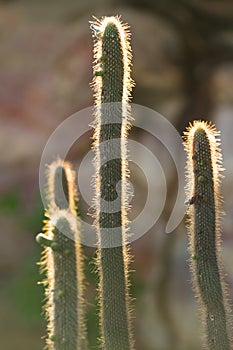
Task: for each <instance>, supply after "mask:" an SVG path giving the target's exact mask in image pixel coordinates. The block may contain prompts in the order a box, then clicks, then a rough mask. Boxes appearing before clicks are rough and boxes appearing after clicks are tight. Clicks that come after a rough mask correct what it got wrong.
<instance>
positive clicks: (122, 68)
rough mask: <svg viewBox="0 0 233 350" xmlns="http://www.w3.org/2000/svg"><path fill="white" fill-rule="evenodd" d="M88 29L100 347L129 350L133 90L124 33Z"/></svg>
mask: <svg viewBox="0 0 233 350" xmlns="http://www.w3.org/2000/svg"><path fill="white" fill-rule="evenodd" d="M92 29H93V31H94V34H95V37H96V41H95V48H94V52H95V62H96V66H95V67H94V80H93V87H94V92H95V106H96V110H95V122H94V128H95V129H94V150H95V154H96V160H95V168H96V182H95V192H96V198H95V207H96V216H95V226H96V229H97V232H98V238H99V253H98V259H97V266H98V270H99V277H100V285H99V301H100V326H101V333H102V337H101V341H102V348H103V349H104V350H119V349H121V350H130V349H133V347H134V345H133V341H132V334H131V333H132V332H131V318H130V310H129V308H130V306H129V304H130V298H129V293H128V287H129V281H128V280H129V278H128V263H129V260H130V254H129V248H128V247H127V241H126V230H127V209H128V208H127V186H126V181H127V176H128V163H127V157H126V155H127V131H128V130H129V128H130V119H129V106H128V102H129V99H130V93H131V89H132V85H133V84H132V80H131V78H130V67H131V51H130V45H129V32H128V27H127V26H126V25H124V24H122V23H121V22H120V20H119V18H117V17H105V18H103V19H101V20H100V21H97V22H95V23H92ZM100 72H101V74H100ZM117 185H118V188H117V190H116V186H117ZM114 203H115V204H114ZM114 205H115V207H114ZM112 209H113V210H112Z"/></svg>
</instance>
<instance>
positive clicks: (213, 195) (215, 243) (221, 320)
mask: <svg viewBox="0 0 233 350" xmlns="http://www.w3.org/2000/svg"><path fill="white" fill-rule="evenodd" d="M218 135H219V133H218V132H217V131H216V129H215V128H214V127H213V126H212V125H210V124H208V123H206V122H200V121H195V122H194V123H193V125H191V126H190V127H189V129H188V131H187V132H186V142H185V147H186V151H187V156H188V161H187V179H188V187H187V195H188V199H189V201H188V203H189V209H188V214H189V238H190V251H191V257H192V258H191V269H192V274H193V280H194V287H195V290H196V293H197V295H198V299H199V302H200V306H201V311H202V317H203V325H204V329H205V336H206V346H207V347H208V349H209V350H230V349H231V347H230V341H229V333H228V331H229V329H228V320H227V315H226V311H227V310H226V300H225V299H226V291H225V284H224V282H223V280H222V269H221V266H220V233H221V232H220V216H221V201H222V199H221V196H220V189H219V186H220V178H221V176H222V175H221V160H222V156H221V152H220V149H219V145H220V141H219V138H218Z"/></svg>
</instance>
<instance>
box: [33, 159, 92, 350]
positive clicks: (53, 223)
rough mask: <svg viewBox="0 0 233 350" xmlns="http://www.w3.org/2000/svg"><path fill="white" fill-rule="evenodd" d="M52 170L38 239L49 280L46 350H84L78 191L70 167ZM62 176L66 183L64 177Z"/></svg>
mask: <svg viewBox="0 0 233 350" xmlns="http://www.w3.org/2000/svg"><path fill="white" fill-rule="evenodd" d="M48 169H49V170H48V194H47V195H48V198H47V200H48V203H49V205H48V210H47V211H46V214H45V215H46V216H47V218H48V219H47V220H46V221H45V227H44V233H43V234H42V233H40V234H38V235H37V238H36V240H37V242H38V243H39V244H41V245H42V246H44V251H43V255H42V259H41V262H40V265H41V270H42V271H45V273H46V279H45V281H43V284H44V285H45V294H46V304H45V313H46V318H47V322H48V323H47V332H48V336H47V339H46V348H47V349H49V350H84V349H86V330H85V325H84V302H83V293H84V288H83V280H84V278H83V255H82V249H81V245H80V224H79V222H78V220H77V217H76V211H75V209H76V205H75V203H76V200H77V191H76V188H75V184H74V172H73V170H72V168H71V166H70V164H69V163H67V162H64V163H63V162H62V161H60V160H59V161H56V162H54V163H52V164H51V165H50V166H49V168H48ZM61 174H62V176H63V177H64V178H63V179H62V178H61V177H60V175H61ZM67 174H68V176H67ZM53 176H54V178H53ZM62 182H63V183H65V184H66V185H65V189H66V193H65V194H64V196H65V197H66V204H65V201H64V200H63V198H62V196H61V195H60V194H61V184H62ZM71 182H72V183H71ZM51 186H52V188H51ZM56 187H57V191H56V190H55V188H56ZM58 204H59V206H61V207H62V206H63V204H64V206H65V209H61V208H60V209H58ZM67 205H68V207H67Z"/></svg>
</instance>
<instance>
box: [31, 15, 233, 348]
mask: <svg viewBox="0 0 233 350" xmlns="http://www.w3.org/2000/svg"><path fill="white" fill-rule="evenodd" d="M91 29H92V31H93V34H94V38H95V43H94V58H95V64H94V71H93V75H94V78H93V84H92V86H93V90H94V102H95V108H94V122H93V128H94V131H93V150H94V152H95V160H94V166H95V176H94V179H95V181H94V182H95V198H94V204H95V214H94V225H95V228H96V232H97V235H98V253H97V258H96V266H97V271H98V277H99V287H98V301H99V309H100V312H99V319H100V328H101V339H100V347H101V349H103V350H133V349H134V341H133V336H132V325H131V323H132V321H131V305H130V304H131V299H130V296H129V262H130V260H131V254H130V249H129V245H128V241H127V230H128V224H129V223H128V209H129V206H128V203H127V201H128V195H129V193H128V186H127V178H128V176H129V169H128V159H127V137H128V131H129V130H130V127H131V116H130V106H129V102H130V99H131V91H132V87H133V85H134V83H133V81H132V79H131V75H130V73H131V48H130V33H129V28H128V26H127V25H125V24H123V23H122V22H121V21H120V19H119V18H118V17H104V18H102V19H101V20H96V21H94V22H91ZM219 145H220V142H219V134H218V133H217V131H216V130H215V128H214V126H212V125H211V124H208V123H206V122H201V121H195V122H194V123H193V124H191V125H190V127H189V128H188V130H187V132H186V133H185V149H186V151H187V159H188V160H187V169H186V172H187V197H188V201H187V203H188V217H189V224H188V230H189V240H190V252H191V259H190V265H191V270H192V276H193V285H194V288H195V291H196V293H197V296H198V299H199V302H200V305H201V310H202V318H203V325H204V329H205V335H206V341H205V343H206V346H207V348H208V349H209V350H230V349H231V344H230V341H231V339H230V330H229V320H228V308H227V302H226V288H225V284H224V281H223V278H222V275H223V274H222V268H221V261H220V233H221V229H220V218H221V212H222V211H221V204H222V198H221V195H220V179H221V176H222V175H221V170H222V169H221V160H222V159H221V152H220V148H219ZM77 197H78V196H77V189H76V185H75V172H74V170H73V169H72V166H71V165H70V163H68V162H65V161H63V160H60V159H58V160H56V161H54V162H53V163H52V164H50V165H49V166H48V171H47V189H46V200H47V208H46V212H45V216H46V220H45V226H44V230H43V231H44V232H43V233H40V234H38V235H37V238H36V240H37V242H38V243H39V244H41V245H42V246H43V248H44V249H43V253H42V258H41V262H40V263H39V264H40V267H41V270H42V271H45V274H46V278H45V280H44V281H43V282H42V283H43V284H44V286H45V295H46V303H45V313H46V317H47V338H46V348H47V349H48V350H85V349H87V348H88V344H87V331H86V326H85V303H84V273H83V259H84V253H83V248H82V246H81V244H80V241H81V240H80V232H81V231H82V228H81V224H80V222H79V217H78V215H77ZM82 234H83V235H85V232H83V233H82Z"/></svg>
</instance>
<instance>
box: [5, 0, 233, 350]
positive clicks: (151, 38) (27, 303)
mask: <svg viewBox="0 0 233 350" xmlns="http://www.w3.org/2000/svg"><path fill="white" fill-rule="evenodd" d="M116 14H118V15H121V16H122V20H123V21H124V22H127V23H128V24H129V25H130V27H131V32H132V48H133V71H132V75H133V78H134V80H135V82H136V87H135V89H134V91H133V102H134V103H137V104H141V105H144V106H147V107H150V108H152V109H154V110H156V111H158V112H160V113H161V114H163V115H164V116H165V117H166V118H167V119H169V120H170V121H171V122H172V123H173V125H174V126H175V127H176V128H177V130H178V131H179V132H180V133H182V132H183V130H184V129H185V127H186V126H187V125H188V123H189V121H191V120H193V119H199V118H202V119H205V120H212V121H213V122H214V123H216V126H217V128H218V129H219V130H221V134H222V148H223V155H224V168H226V171H225V179H224V180H223V194H224V197H225V202H224V210H225V212H226V215H225V216H224V224H223V260H224V266H225V271H226V275H227V277H226V279H227V281H228V283H229V286H230V288H229V295H230V299H231V300H233V291H232V284H233V254H232V250H233V156H232V149H233V137H232V133H233V1H232V0H222V1H214V0H212V1H210V0H208V1H207V0H205V1H203V0H202V1H201V0H195V1H194V0H193V1H192V0H166V1H164V0H154V1H151V0H143V1H142V0H99V1H94V0H86V1H78V0H76V1H74V0H66V1H65V0H56V1H55V0H50V1H45V0H41V1H36V0H30V1H29V0H18V1H13V0H12V1H11V0H8V1H0V121H1V124H0V168H1V172H0V220H1V234H0V339H1V347H2V349H4V350H15V349H16V348H17V349H18V350H29V349H33V350H39V349H42V348H43V344H44V342H43V339H41V338H42V337H43V336H44V335H45V322H44V321H43V316H42V311H41V310H42V300H43V288H42V286H40V285H38V284H37V282H38V281H40V280H41V279H42V277H41V276H40V275H39V273H38V266H37V265H36V263H37V262H38V261H39V259H40V252H41V248H40V247H38V246H37V245H36V243H35V235H36V234H37V233H38V232H40V231H41V227H42V220H43V205H42V202H41V198H40V193H39V185H38V170H39V162H40V157H41V154H42V151H43V149H44V146H45V144H46V141H47V139H48V138H49V136H50V135H51V133H52V132H53V130H54V129H55V128H56V126H58V125H59V124H60V123H61V122H62V121H63V120H65V119H66V118H67V117H68V116H69V115H71V114H72V113H74V112H76V111H79V110H81V109H83V108H85V107H89V106H91V105H92V103H93V99H92V91H91V88H90V86H89V84H90V82H91V80H92V61H93V58H92V47H93V43H92V37H91V33H90V28H89V22H88V21H90V20H91V19H92V16H93V15H95V16H97V17H101V16H104V15H116ZM90 136H91V135H90V134H86V135H85V136H84V137H82V138H81V140H79V143H78V144H77V145H76V146H75V147H73V149H72V152H71V153H70V154H69V159H70V160H72V161H74V162H76V163H77V164H79V163H80V162H81V160H82V158H83V157H84V156H85V154H86V153H87V152H88V150H89V149H90V145H91V140H90ZM130 137H132V138H134V139H137V140H140V142H141V143H145V144H147V145H148V144H150V146H151V147H152V148H153V147H155V145H156V140H153V138H152V137H151V136H150V135H147V134H146V133H145V132H142V131H140V130H132V132H131V134H130ZM168 160H169V159H168ZM165 166H166V165H165ZM131 167H132V169H133V165H131ZM136 170H137V171H136ZM136 170H135V172H134V176H133V179H132V183H133V184H134V186H135V197H134V200H133V203H132V204H133V210H136V211H140V206H141V207H143V201H144V199H145V191H146V179H145V178H144V177H143V171H142V170H139V169H136ZM173 173H174V176H173V175H172V176H171V174H173ZM171 174H170V176H169V179H168V182H167V188H168V195H167V202H166V205H165V208H164V210H163V213H162V215H161V217H160V219H159V221H158V222H157V223H156V225H155V226H154V227H153V228H152V229H151V230H150V231H149V232H148V233H147V234H146V235H144V236H143V237H142V238H141V239H139V240H138V241H136V242H134V243H133V244H132V253H133V255H134V262H133V263H132V269H133V270H134V272H133V273H132V276H131V280H132V287H131V294H132V296H133V297H134V298H135V301H134V305H135V311H134V328H135V335H136V348H137V349H138V350H156V349H158V350H171V349H173V350H174V349H175V350H182V349H189V350H197V349H200V347H201V345H200V344H201V325H200V322H199V318H198V315H197V310H198V307H197V304H196V302H195V297H194V294H193V292H192V289H191V283H190V273H189V267H188V262H187V260H188V257H189V254H188V252H187V246H188V241H187V233H186V229H185V226H184V222H182V223H181V224H180V226H179V227H178V228H177V229H176V231H175V232H173V233H172V234H170V235H165V234H164V227H165V223H166V221H167V219H168V217H169V214H170V211H171V208H172V205H173V203H174V198H175V195H176V190H177V187H176V182H177V179H176V173H175V168H174V169H173V170H172V172H171ZM155 182H156V179H155ZM140 200H141V202H140ZM134 206H135V208H136V209H135V208H134ZM86 207H87V208H88V206H87V205H86ZM86 207H85V203H83V206H82V210H81V212H82V211H83V213H84V214H85V210H86ZM85 253H86V255H87V260H86V275H87V276H88V287H87V292H86V295H87V299H88V331H89V344H90V345H89V349H97V348H98V342H97V338H98V336H99V330H98V317H97V308H96V276H95V274H94V272H93V263H92V259H93V257H94V256H95V250H94V249H92V248H88V247H86V248H85ZM231 304H232V303H231Z"/></svg>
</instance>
